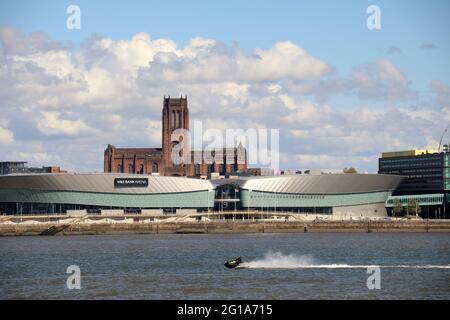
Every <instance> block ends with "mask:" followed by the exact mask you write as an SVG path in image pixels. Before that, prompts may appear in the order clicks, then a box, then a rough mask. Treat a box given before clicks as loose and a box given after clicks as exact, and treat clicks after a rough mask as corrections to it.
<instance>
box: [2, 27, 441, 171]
mask: <svg viewBox="0 0 450 320" xmlns="http://www.w3.org/2000/svg"><path fill="white" fill-rule="evenodd" d="M431 88H432V91H433V96H434V97H435V100H434V101H429V103H428V104H427V105H426V107H424V106H420V107H418V106H416V105H419V103H413V105H411V106H408V107H406V106H405V105H404V104H402V106H401V107H400V106H399V105H397V102H398V101H402V99H404V100H408V99H414V98H417V93H416V92H415V91H414V90H412V89H411V85H410V82H409V80H408V79H407V76H406V75H405V74H404V73H403V72H402V71H400V70H399V68H397V67H396V66H395V65H394V63H393V62H391V61H390V60H387V59H383V60H377V61H374V62H369V63H368V64H365V65H360V66H355V67H354V69H353V71H352V72H351V73H350V74H349V75H340V74H338V73H337V72H336V70H335V68H334V67H333V66H331V65H330V64H329V63H327V62H326V61H324V60H322V59H320V58H318V57H314V56H313V55H311V54H310V53H308V51H307V50H305V49H304V48H302V47H301V46H300V45H299V44H295V43H292V42H289V41H284V42H277V43H274V44H273V45H272V46H271V47H269V48H267V49H255V50H252V51H250V52H246V51H244V50H243V49H241V48H239V47H238V46H236V45H233V46H229V45H226V44H223V43H220V42H218V41H216V40H214V39H205V38H200V37H198V38H194V39H192V40H191V41H190V42H189V43H188V44H187V45H186V46H184V47H179V46H178V45H177V43H175V42H174V41H172V40H170V39H152V38H151V37H150V35H148V34H147V33H138V34H136V35H135V36H133V37H132V38H130V39H125V40H113V39H111V38H108V37H101V36H95V37H92V38H91V39H89V40H87V41H86V42H85V43H84V44H83V45H82V46H81V47H80V48H75V49H73V48H67V47H65V46H64V45H61V44H58V43H55V42H52V41H51V40H50V39H48V38H47V36H46V35H45V34H42V33H32V34H22V33H20V32H19V31H17V30H15V29H13V28H0V101H2V106H1V108H2V117H5V119H6V121H7V122H4V123H3V122H0V154H9V155H11V156H12V157H14V158H17V159H20V160H27V158H29V159H30V161H34V164H35V165H46V164H48V163H49V162H51V164H60V165H61V166H63V167H65V168H67V169H69V170H81V171H92V170H101V168H102V167H103V164H102V161H103V150H104V148H105V147H106V145H107V144H108V143H112V144H115V145H116V146H124V147H139V146H141V147H146V146H147V147H161V123H160V119H161V108H162V101H163V96H164V95H166V96H167V95H171V96H172V97H174V96H175V97H177V96H180V95H181V94H183V95H188V101H189V108H190V117H191V122H192V121H194V120H202V121H203V125H204V128H205V129H207V128H216V129H219V130H225V129H226V128H233V129H237V128H242V129H248V128H279V129H280V130H281V132H280V138H281V141H280V147H281V154H282V159H281V160H282V163H281V165H282V166H283V167H291V168H308V167H312V166H318V167H319V166H320V167H322V168H329V169H333V168H331V167H334V169H338V168H341V167H344V166H347V167H348V166H354V167H357V168H361V167H363V168H367V170H371V171H375V170H376V165H377V164H376V157H377V155H378V154H379V153H380V152H382V151H386V150H396V149H405V148H409V147H423V146H428V145H431V144H433V142H434V141H435V140H436V133H435V132H433V128H434V127H436V126H437V125H438V124H439V123H441V122H442V121H446V120H449V119H450V106H449V104H448V101H450V99H448V96H449V92H450V90H449V87H448V85H447V84H445V83H443V82H440V81H438V80H435V81H433V82H432V83H431ZM341 93H345V94H347V95H350V96H353V97H356V98H357V99H360V100H357V101H363V102H362V103H359V102H357V104H358V105H352V106H350V107H351V108H337V107H335V106H334V105H333V103H331V102H327V101H328V98H329V97H331V96H333V95H337V94H341ZM373 100H375V101H386V102H388V103H387V105H386V107H384V108H380V109H374V108H371V107H370V105H365V102H366V101H368V102H370V101H373ZM417 130H419V132H417ZM13 132H14V133H15V134H13ZM49 141H52V142H54V143H48V142H49ZM12 142H14V143H12ZM314 159H315V160H314Z"/></svg>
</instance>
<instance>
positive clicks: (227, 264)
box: [224, 257, 242, 269]
mask: <svg viewBox="0 0 450 320" xmlns="http://www.w3.org/2000/svg"><path fill="white" fill-rule="evenodd" d="M241 262H242V259H241V257H237V258H236V259H231V260H228V261H227V262H225V264H224V266H225V267H227V268H229V269H234V268H236V267H237V266H238V265H240V264H241Z"/></svg>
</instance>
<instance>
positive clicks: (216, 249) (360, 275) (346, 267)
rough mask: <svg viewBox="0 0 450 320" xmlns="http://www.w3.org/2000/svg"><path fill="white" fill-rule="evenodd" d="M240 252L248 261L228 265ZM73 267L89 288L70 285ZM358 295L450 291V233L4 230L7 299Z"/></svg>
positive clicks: (0, 273)
mask: <svg viewBox="0 0 450 320" xmlns="http://www.w3.org/2000/svg"><path fill="white" fill-rule="evenodd" d="M238 255H240V256H242V258H243V260H244V261H245V262H244V264H243V266H245V267H247V268H245V269H235V270H230V269H225V268H224V267H223V263H224V262H225V260H226V259H229V258H234V257H236V256H238ZM70 265H78V266H79V267H80V269H81V287H82V288H81V290H69V289H67V287H66V280H67V277H68V276H69V275H68V274H66V269H67V267H68V266H70ZM370 266H380V267H381V269H380V270H381V289H380V290H368V289H367V286H366V282H367V278H368V276H369V274H367V267H370ZM351 298H356V299H410V298H413V299H449V298H450V234H425V233H421V234H410V233H408V234H313V233H310V234H308V233H307V234H251V235H123V236H64V237H7V238H0V299H351Z"/></svg>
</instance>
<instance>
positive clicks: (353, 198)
mask: <svg viewBox="0 0 450 320" xmlns="http://www.w3.org/2000/svg"><path fill="white" fill-rule="evenodd" d="M400 181H401V177H399V176H394V175H380V174H320V175H308V174H301V175H291V176H276V177H258V178H252V179H248V180H247V181H246V182H245V183H244V184H243V185H242V186H241V187H240V189H241V195H240V198H241V205H242V207H248V208H258V207H259V208H267V210H280V211H294V212H302V213H317V214H319V213H320V214H334V215H348V216H385V215H386V209H385V202H386V200H387V199H388V197H389V196H390V195H391V194H392V192H393V190H395V188H396V187H397V186H398V184H399V183H400Z"/></svg>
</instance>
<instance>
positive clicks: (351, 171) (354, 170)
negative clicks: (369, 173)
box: [342, 167, 358, 173]
mask: <svg viewBox="0 0 450 320" xmlns="http://www.w3.org/2000/svg"><path fill="white" fill-rule="evenodd" d="M342 172H344V173H358V171H357V170H356V169H355V168H353V167H350V168H344V169H342Z"/></svg>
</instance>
